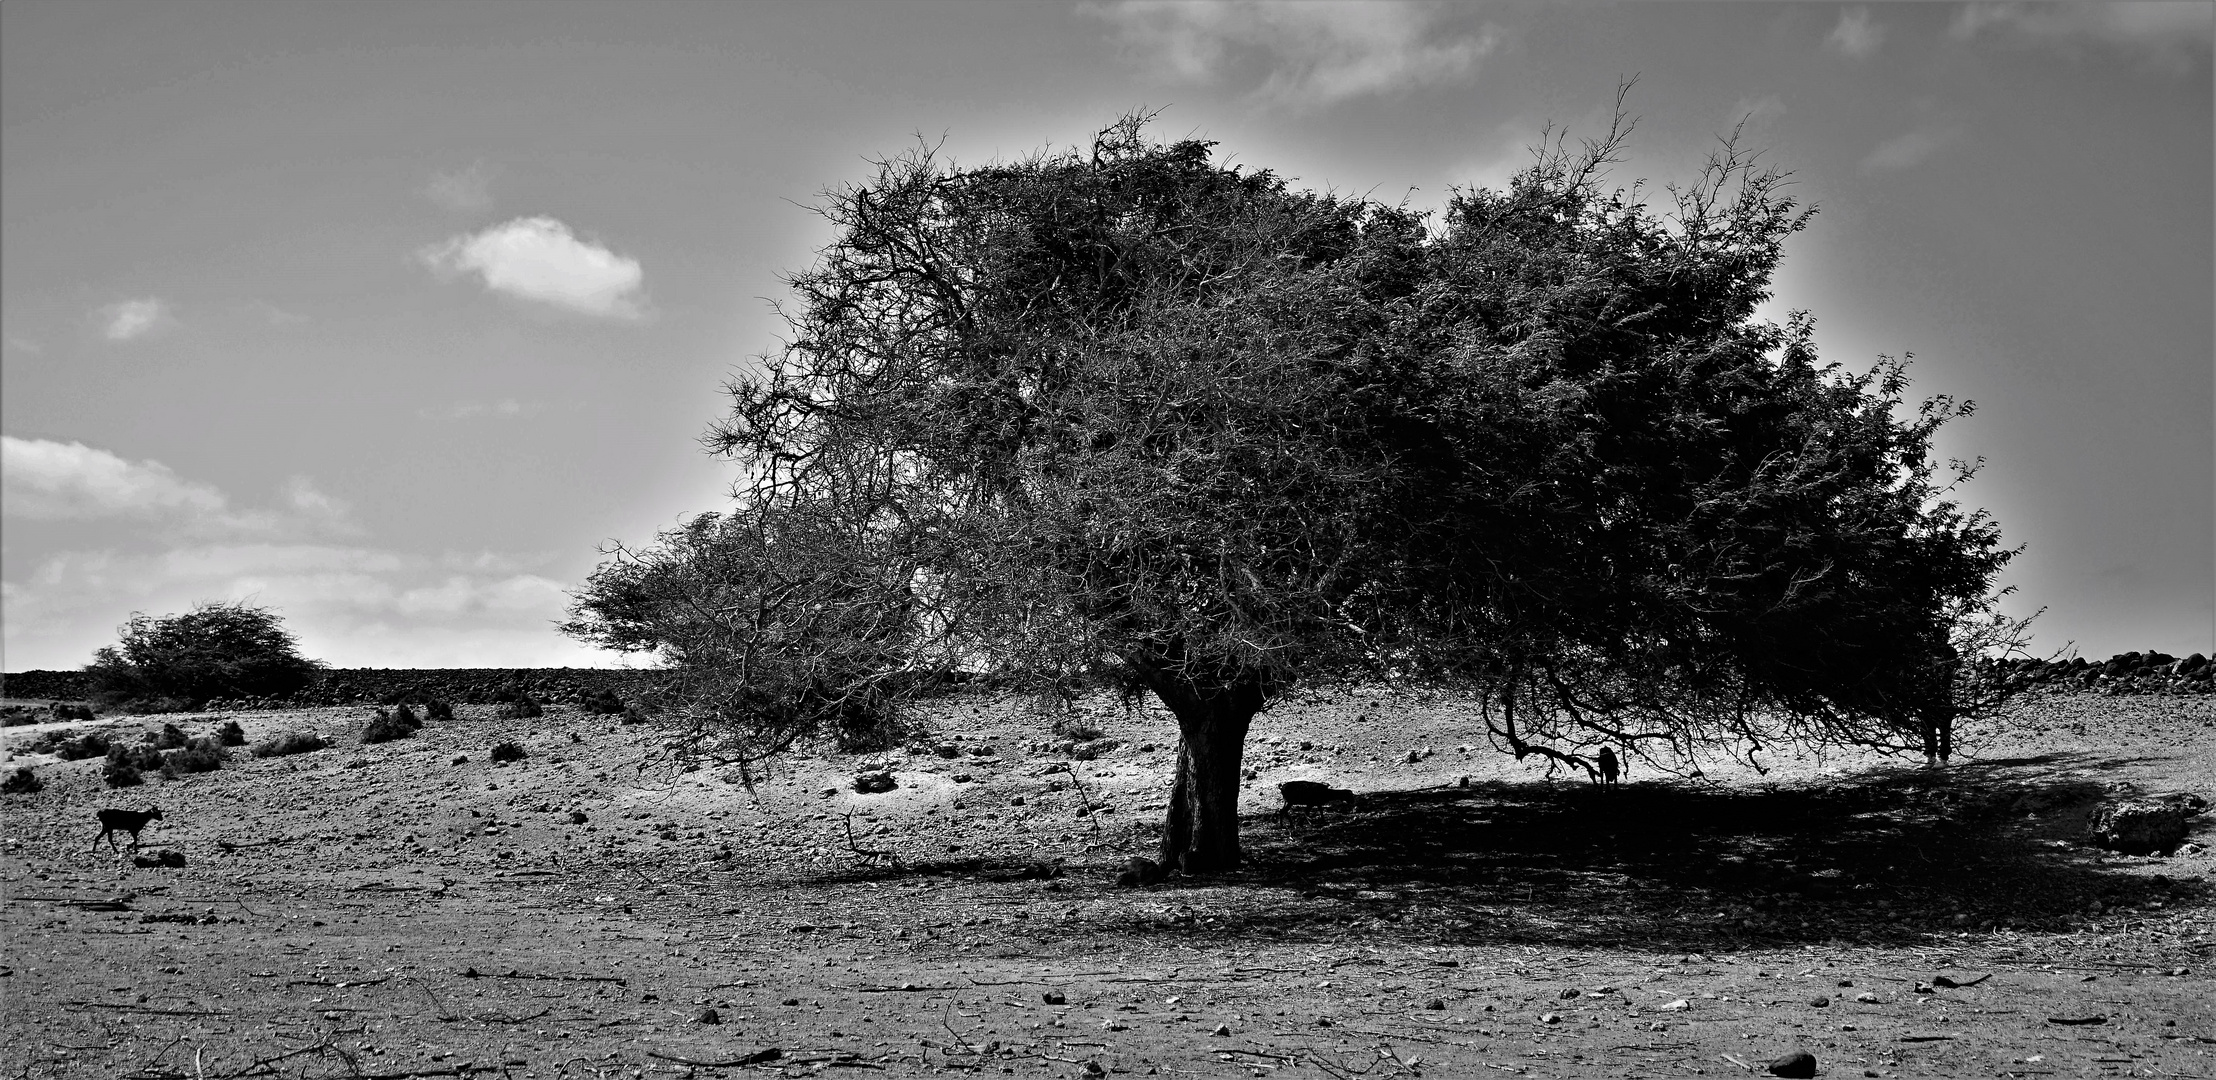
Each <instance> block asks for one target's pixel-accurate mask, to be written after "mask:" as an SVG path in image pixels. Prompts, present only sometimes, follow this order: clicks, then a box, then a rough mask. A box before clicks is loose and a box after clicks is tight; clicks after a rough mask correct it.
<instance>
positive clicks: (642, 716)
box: [623, 705, 647, 724]
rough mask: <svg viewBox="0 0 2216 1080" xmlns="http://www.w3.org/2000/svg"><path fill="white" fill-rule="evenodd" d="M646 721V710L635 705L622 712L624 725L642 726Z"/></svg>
mask: <svg viewBox="0 0 2216 1080" xmlns="http://www.w3.org/2000/svg"><path fill="white" fill-rule="evenodd" d="M646 719H647V717H646V710H645V709H642V708H640V707H638V706H637V705H632V706H629V707H627V708H625V709H624V710H623V722H624V723H626V724H643V723H646Z"/></svg>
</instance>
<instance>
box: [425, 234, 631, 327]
mask: <svg viewBox="0 0 2216 1080" xmlns="http://www.w3.org/2000/svg"><path fill="white" fill-rule="evenodd" d="M420 256H421V258H422V259H423V261H424V263H425V264H426V265H428V266H430V267H431V268H432V269H433V270H435V271H437V272H438V273H439V274H441V275H442V276H448V277H453V276H462V275H474V276H476V277H477V278H478V279H480V280H481V281H483V283H484V286H485V288H487V289H490V290H492V291H493V292H497V293H504V294H506V295H508V296H513V297H516V298H517V299H520V300H528V301H531V302H533V303H539V304H546V305H549V306H552V307H558V308H563V309H566V310H569V311H574V312H578V313H580V314H585V315H593V316H598V317H601V318H608V319H638V318H641V317H643V315H644V314H645V306H644V305H645V296H644V294H643V293H642V292H641V287H642V286H643V285H644V283H645V280H646V274H645V271H644V269H643V268H641V267H640V265H639V262H638V260H636V259H631V258H626V257H624V256H622V255H618V254H616V253H615V252H613V251H610V250H609V249H607V248H605V247H602V246H600V245H599V244H595V243H593V242H591V241H589V240H585V239H581V238H579V237H578V236H577V235H576V234H575V233H573V232H571V231H570V228H569V226H567V225H564V224H563V223H561V222H559V221H556V220H555V219H553V218H550V217H527V218H517V219H515V220H514V221H510V222H507V223H506V224H503V225H495V226H493V227H491V228H489V229H486V230H484V231H483V232H479V233H465V234H462V235H460V236H456V237H453V238H452V239H449V240H447V241H446V242H444V243H441V244H435V245H433V246H431V247H428V248H425V249H424V250H423V251H422V252H421V253H420Z"/></svg>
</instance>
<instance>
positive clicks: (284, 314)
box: [247, 300, 308, 326]
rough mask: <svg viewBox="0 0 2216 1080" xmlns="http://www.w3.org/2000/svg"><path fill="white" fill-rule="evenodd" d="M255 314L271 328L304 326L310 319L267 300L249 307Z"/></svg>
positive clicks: (253, 303)
mask: <svg viewBox="0 0 2216 1080" xmlns="http://www.w3.org/2000/svg"><path fill="white" fill-rule="evenodd" d="M247 307H248V309H250V310H251V311H253V312H254V314H256V315H259V316H261V317H262V320H263V321H265V322H267V323H268V324H269V325H271V326H304V325H306V324H307V322H308V317H307V316H306V315H302V314H300V313H299V312H297V311H288V310H286V309H284V308H281V307H278V306H277V305H275V304H272V303H270V302H269V301H267V300H255V301H253V302H251V303H249V304H248V305H247Z"/></svg>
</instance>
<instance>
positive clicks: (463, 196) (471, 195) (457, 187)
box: [423, 161, 492, 214]
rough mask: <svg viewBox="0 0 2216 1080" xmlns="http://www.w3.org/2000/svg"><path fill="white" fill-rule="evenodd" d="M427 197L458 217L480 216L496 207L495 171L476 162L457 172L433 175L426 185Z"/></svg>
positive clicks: (425, 195) (424, 195)
mask: <svg viewBox="0 0 2216 1080" xmlns="http://www.w3.org/2000/svg"><path fill="white" fill-rule="evenodd" d="M423 197H424V198H427V199H429V200H431V201H432V202H434V203H437V204H438V205H440V206H442V207H445V208H446V209H448V210H452V211H454V212H455V213H457V214H466V213H476V212H479V211H483V210H487V209H490V208H491V207H492V169H491V168H490V167H488V166H487V165H486V164H485V163H484V162H482V161H477V162H472V163H471V164H470V166H469V167H468V168H466V169H462V170H459V171H456V172H440V173H433V174H431V180H430V182H429V183H427V184H425V185H423Z"/></svg>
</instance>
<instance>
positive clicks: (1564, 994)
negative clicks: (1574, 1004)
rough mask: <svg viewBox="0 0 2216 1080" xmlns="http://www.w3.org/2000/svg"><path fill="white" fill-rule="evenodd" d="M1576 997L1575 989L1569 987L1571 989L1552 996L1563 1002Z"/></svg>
mask: <svg viewBox="0 0 2216 1080" xmlns="http://www.w3.org/2000/svg"><path fill="white" fill-rule="evenodd" d="M1577 995H1578V991H1577V988H1576V987H1574V986H1573V987H1571V988H1569V989H1567V990H1564V991H1562V992H1561V993H1559V994H1556V995H1554V996H1555V997H1558V998H1561V999H1562V1000H1563V1001H1568V1000H1570V999H1571V998H1574V997H1576V996H1577Z"/></svg>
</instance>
